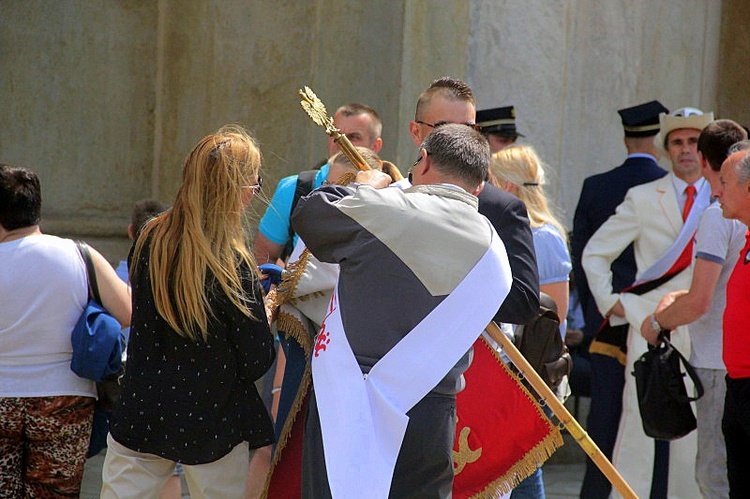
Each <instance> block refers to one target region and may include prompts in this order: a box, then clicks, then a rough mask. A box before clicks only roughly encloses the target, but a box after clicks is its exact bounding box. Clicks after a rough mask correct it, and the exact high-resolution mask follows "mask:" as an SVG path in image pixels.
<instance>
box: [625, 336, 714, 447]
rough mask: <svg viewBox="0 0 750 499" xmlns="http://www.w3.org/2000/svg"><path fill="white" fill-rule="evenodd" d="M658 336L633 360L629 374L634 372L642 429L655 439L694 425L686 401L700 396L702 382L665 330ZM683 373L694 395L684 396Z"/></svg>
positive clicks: (682, 433)
mask: <svg viewBox="0 0 750 499" xmlns="http://www.w3.org/2000/svg"><path fill="white" fill-rule="evenodd" d="M660 339H661V343H659V344H658V345H657V346H652V345H649V346H648V351H647V352H646V353H644V354H643V355H641V357H640V358H639V359H638V360H636V361H635V364H634V365H633V373H632V374H633V376H635V387H636V392H637V394H638V409H639V410H640V413H641V420H642V422H643V431H644V432H645V433H646V435H648V436H649V437H652V438H656V439H659V440H675V439H678V438H681V437H684V436H685V435H687V434H688V433H690V432H691V431H693V430H694V429H695V428H696V421H695V415H694V414H693V408H692V407H691V406H690V402H693V401H695V400H698V399H699V398H701V397H702V396H703V385H702V384H701V381H700V379H699V378H698V376H697V375H696V374H695V371H694V370H693V366H691V365H690V363H689V362H688V361H687V360H685V357H683V356H682V354H681V353H680V352H679V351H678V350H677V349H676V348H675V347H674V346H673V345H672V343H670V341H669V338H668V336H667V334H663V335H662V336H661V337H660ZM680 364H682V367H684V369H685V372H684V373H683V372H682V369H681V368H680ZM685 374H687V375H688V376H690V379H691V380H692V381H693V384H694V385H695V389H696V392H697V396H696V397H688V394H687V390H686V388H685V380H684V377H685Z"/></svg>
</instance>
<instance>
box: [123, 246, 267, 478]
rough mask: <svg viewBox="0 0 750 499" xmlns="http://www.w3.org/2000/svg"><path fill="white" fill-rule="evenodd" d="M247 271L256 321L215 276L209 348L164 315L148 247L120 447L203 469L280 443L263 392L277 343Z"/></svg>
mask: <svg viewBox="0 0 750 499" xmlns="http://www.w3.org/2000/svg"><path fill="white" fill-rule="evenodd" d="M131 263H132V262H131ZM241 270H242V273H243V275H244V276H246V278H245V279H244V287H245V290H246V292H247V293H248V294H249V295H250V296H255V303H254V305H253V306H252V312H253V315H254V317H255V318H254V319H251V318H249V317H247V316H245V315H244V314H242V313H241V312H240V311H239V310H238V309H237V308H236V307H235V306H234V305H233V304H232V303H231V301H230V300H229V299H228V298H227V297H226V295H224V293H223V292H222V291H221V288H220V286H218V285H215V284H214V283H213V278H208V279H207V281H208V284H207V286H209V290H211V291H212V292H211V293H210V298H209V303H210V306H211V310H212V312H213V316H212V317H211V318H210V319H209V335H208V342H203V341H197V342H196V341H192V340H189V339H186V338H183V337H182V336H179V335H178V334H177V333H175V332H174V331H173V330H172V329H171V328H170V327H169V325H168V324H167V322H166V321H165V320H164V319H163V318H162V317H161V316H160V315H159V314H157V312H156V308H155V306H154V299H153V296H152V293H151V282H150V279H149V276H148V249H147V248H144V251H143V252H142V256H141V259H140V261H139V262H138V266H137V267H136V272H135V276H134V277H133V281H134V282H132V283H131V284H132V287H133V317H132V323H131V330H130V343H129V345H128V360H127V367H126V370H125V376H124V378H123V390H122V394H121V396H120V399H119V400H118V402H117V404H116V405H115V409H114V413H113V415H112V418H111V423H110V432H111V434H112V437H113V438H114V439H115V440H116V441H117V442H119V443H121V444H122V445H124V446H126V447H128V448H130V449H132V450H135V451H138V452H144V453H149V454H155V455H157V456H161V457H163V458H166V459H170V460H173V461H179V462H181V463H184V464H203V463H209V462H212V461H216V460H217V459H220V458H221V457H223V456H225V455H226V454H228V453H229V452H230V451H231V450H232V449H233V448H234V447H235V446H236V445H238V444H239V443H241V442H243V441H247V442H249V444H250V448H257V447H262V446H265V445H268V444H270V443H271V442H272V441H273V427H272V424H271V419H270V418H269V415H268V412H267V410H266V408H265V406H264V405H263V402H262V401H261V399H260V396H259V394H258V391H257V389H256V387H255V381H256V380H257V379H259V378H260V377H261V376H263V374H264V373H265V372H266V371H267V370H268V369H269V367H270V366H271V364H272V362H273V360H274V355H275V351H274V347H273V338H272V336H271V333H270V331H269V328H268V322H267V320H266V313H265V309H264V307H263V299H262V297H263V294H262V291H261V289H260V285H259V284H258V281H257V279H253V278H252V277H251V270H250V269H249V268H247V267H246V266H245V267H244V268H242V269H241ZM217 290H218V292H217Z"/></svg>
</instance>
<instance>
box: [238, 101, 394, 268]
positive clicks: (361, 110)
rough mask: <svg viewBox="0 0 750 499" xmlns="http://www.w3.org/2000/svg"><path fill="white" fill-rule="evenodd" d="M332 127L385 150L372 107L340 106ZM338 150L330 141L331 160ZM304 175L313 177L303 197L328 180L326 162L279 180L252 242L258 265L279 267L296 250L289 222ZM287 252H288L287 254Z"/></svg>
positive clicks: (351, 138)
mask: <svg viewBox="0 0 750 499" xmlns="http://www.w3.org/2000/svg"><path fill="white" fill-rule="evenodd" d="M333 123H334V124H335V125H336V128H338V129H339V130H340V131H341V133H343V134H344V135H346V136H347V138H349V141H350V142H351V143H352V144H353V145H355V146H362V147H367V148H368V149H371V150H372V151H373V152H375V153H377V152H380V149H382V147H383V139H382V138H381V134H382V132H383V123H382V121H381V120H380V116H379V115H378V113H377V111H375V109H373V108H371V107H370V106H367V105H365V104H360V103H358V102H353V103H351V104H347V105H344V106H341V107H339V108H338V109H337V110H336V112H335V113H334V114H333ZM338 150H339V149H338V145H336V143H335V142H334V141H333V139H332V138H329V139H328V157H329V158H330V157H331V156H333V155H334V154H335V153H336V152H338ZM303 175H306V176H309V177H310V178H309V180H310V182H309V186H308V188H307V189H306V192H304V193H303V194H307V193H308V192H310V191H311V190H312V189H315V188H317V187H320V186H321V185H322V184H323V181H324V180H325V179H326V178H327V177H328V163H327V161H326V163H324V164H323V166H321V167H320V168H319V169H318V170H317V171H307V172H302V173H300V174H297V175H291V176H289V177H284V178H282V179H281V180H279V183H278V185H277V186H276V190H275V191H274V193H273V197H272V198H271V201H270V202H269V204H268V208H266V212H265V213H264V214H263V217H262V218H261V220H260V224H259V226H258V233H257V234H256V236H255V240H254V241H253V254H254V256H255V260H256V261H257V262H258V265H260V264H263V263H276V261H277V260H278V259H279V257H286V256H289V255H288V253H289V252H291V248H292V247H294V245H293V244H290V243H291V242H292V239H296V238H294V234H293V232H292V231H291V229H290V224H289V219H290V217H291V214H292V205H293V204H294V200H295V199H296V198H298V197H299V196H295V191H296V190H297V189H298V188H299V182H298V180H299V179H300V176H303ZM285 248H287V249H288V251H285ZM285 253H287V254H285Z"/></svg>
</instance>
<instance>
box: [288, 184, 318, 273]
mask: <svg viewBox="0 0 750 499" xmlns="http://www.w3.org/2000/svg"><path fill="white" fill-rule="evenodd" d="M317 174H318V170H305V171H303V172H299V174H298V175H297V184H296V186H295V188H294V197H293V198H292V206H291V208H290V209H289V217H290V219H291V217H292V213H294V208H296V207H297V202H298V201H299V200H300V198H301V197H303V196H307V195H308V194H310V193H311V192H312V190H313V185H314V184H315V176H316V175H317ZM293 250H294V230H292V224H291V223H290V224H289V241H288V242H287V243H286V246H285V247H284V251H283V252H282V253H281V259H282V260H286V257H288V256H289V255H291V254H292V251H293Z"/></svg>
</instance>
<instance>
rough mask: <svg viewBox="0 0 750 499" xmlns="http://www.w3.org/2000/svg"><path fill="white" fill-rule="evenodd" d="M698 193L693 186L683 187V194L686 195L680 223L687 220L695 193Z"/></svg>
mask: <svg viewBox="0 0 750 499" xmlns="http://www.w3.org/2000/svg"><path fill="white" fill-rule="evenodd" d="M696 192H698V191H697V190H696V189H695V186H694V185H689V186H687V187H685V194H686V195H687V199H686V200H685V206H683V208H682V221H683V222H684V221H685V220H687V217H688V215H689V214H690V208H692V207H693V203H694V202H695V193H696Z"/></svg>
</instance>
